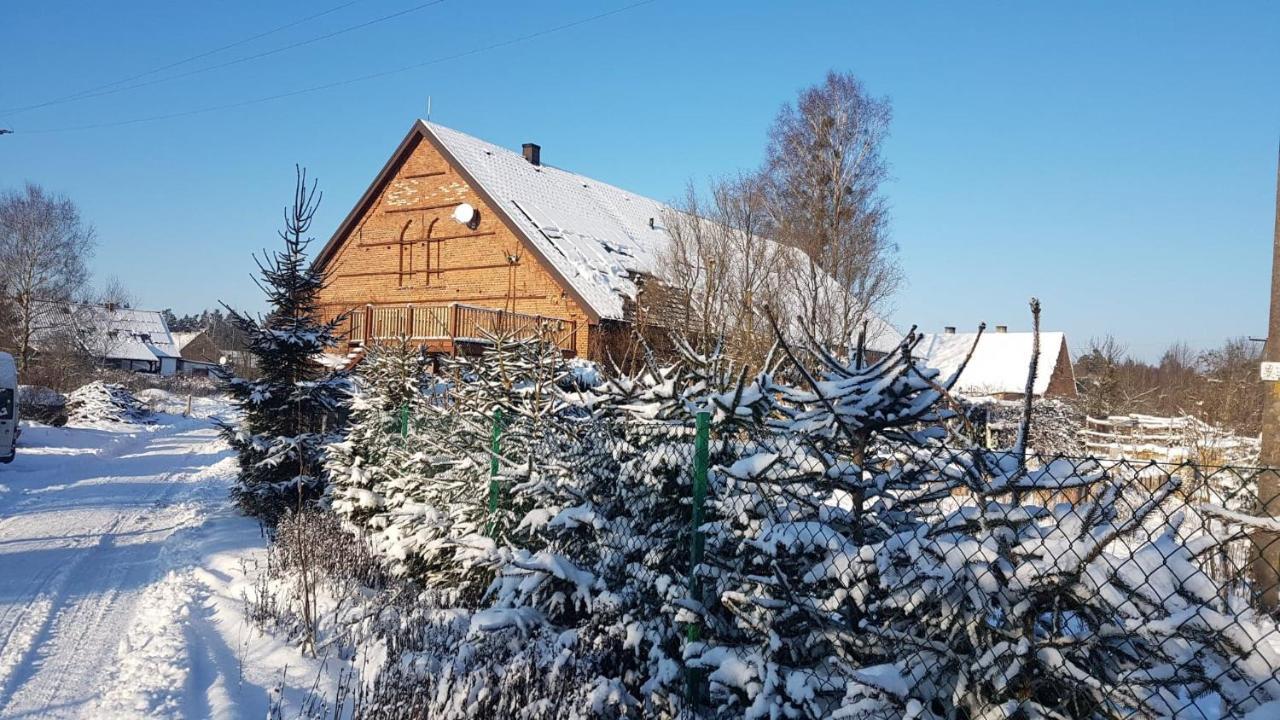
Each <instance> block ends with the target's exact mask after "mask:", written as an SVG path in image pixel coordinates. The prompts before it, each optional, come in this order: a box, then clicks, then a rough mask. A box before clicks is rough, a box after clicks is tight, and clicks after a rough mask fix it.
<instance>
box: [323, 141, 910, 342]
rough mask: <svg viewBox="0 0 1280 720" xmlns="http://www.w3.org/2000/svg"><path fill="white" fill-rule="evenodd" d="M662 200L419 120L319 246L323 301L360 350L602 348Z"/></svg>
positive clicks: (631, 296)
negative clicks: (541, 336)
mask: <svg viewBox="0 0 1280 720" xmlns="http://www.w3.org/2000/svg"><path fill="white" fill-rule="evenodd" d="M668 210H669V208H668V207H667V206H666V205H664V204H663V203H660V202H658V201H656V200H653V199H650V198H646V197H643V196H641V195H637V194H635V193H632V192H628V191H626V190H623V189H621V188H618V187H615V186H613V185H609V184H607V183H602V182H600V181H598V180H594V179H592V178H589V177H585V176H583V175H579V174H576V173H573V172H569V171H567V170H562V169H560V168H557V167H553V166H550V165H546V164H544V163H543V162H542V152H541V148H540V147H539V146H538V145H535V144H532V143H526V144H525V145H524V146H523V148H522V151H521V152H516V151H513V150H509V149H506V148H503V147H500V146H497V145H493V144H491V143H488V142H485V141H483V140H479V139H477V138H474V137H471V136H468V135H465V134H463V133H461V132H458V131H456V130H451V129H449V128H446V127H443V126H440V125H437V124H433V123H428V122H424V121H418V122H415V123H414V125H413V127H412V128H410V130H409V133H408V134H407V135H406V136H405V138H404V140H403V141H401V143H400V145H399V147H397V148H396V150H395V152H393V153H392V155H391V158H390V159H389V160H388V161H387V163H386V165H384V166H383V168H382V170H381V171H380V172H379V173H378V175H377V177H375V178H374V180H373V182H372V183H371V184H370V185H369V187H368V189H367V190H366V191H365V192H364V194H363V195H362V196H361V197H360V199H359V201H358V202H357V203H356V205H355V207H354V208H352V210H351V212H350V213H349V214H348V215H347V217H346V219H345V220H343V222H342V223H341V225H340V226H339V227H338V229H337V231H336V232H334V234H333V237H332V238H331V239H330V240H329V242H328V243H327V244H326V245H325V246H324V248H323V249H322V250H321V251H320V253H319V254H318V255H317V257H316V260H315V262H316V265H317V267H319V268H321V269H323V270H324V271H325V272H326V273H327V274H328V286H327V287H326V288H325V290H324V292H323V293H322V296H321V306H322V307H321V313H322V316H323V319H326V320H330V319H333V318H336V317H340V316H342V315H344V314H345V315H346V320H345V321H344V323H343V325H342V327H341V331H342V333H343V334H344V336H345V340H346V345H347V347H346V348H344V349H346V350H348V351H350V357H351V358H352V359H353V360H354V359H358V355H359V354H360V352H361V349H362V348H363V347H365V346H366V345H367V344H368V343H369V342H372V341H376V340H380V339H391V338H395V337H399V336H402V335H404V336H408V337H410V338H412V339H413V340H415V341H416V342H419V343H421V344H423V345H426V346H427V348H428V349H429V350H432V351H436V352H453V351H456V350H458V349H459V348H460V346H462V345H465V344H471V343H475V342H476V341H477V340H479V339H480V338H481V337H482V336H484V335H485V334H487V333H491V332H493V331H495V330H497V329H502V328H506V329H509V330H512V331H515V332H518V333H520V332H524V333H531V332H533V331H534V330H535V329H536V328H542V329H543V331H544V332H550V333H551V334H552V335H553V337H554V339H555V341H556V342H557V343H558V344H559V345H560V347H561V348H562V349H563V350H564V351H565V353H566V354H569V355H579V356H585V357H592V358H598V357H600V356H601V355H602V348H604V347H606V346H607V344H608V343H609V342H610V338H611V337H618V333H620V332H625V331H626V330H627V327H628V323H629V322H630V321H631V320H632V319H633V317H634V307H635V304H636V303H635V300H636V297H637V293H638V292H639V291H640V289H641V288H642V286H643V285H644V284H645V282H646V280H647V279H649V278H653V277H656V276H657V275H658V274H659V270H660V269H659V267H658V265H659V262H660V258H661V254H662V251H663V249H664V248H666V247H667V246H668V244H669V242H670V238H669V236H668V235H667V232H666V230H665V229H664V223H663V222H662V219H663V216H664V214H665V213H666V212H667V211H668ZM880 326H883V327H884V328H885V329H886V330H885V332H886V333H887V337H885V338H883V339H882V342H883V343H886V344H889V345H890V346H891V345H892V344H893V343H896V341H897V339H898V337H900V336H897V334H896V331H894V330H893V329H892V326H889V325H888V324H887V323H883V322H881V323H880Z"/></svg>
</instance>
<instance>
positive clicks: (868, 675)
mask: <svg viewBox="0 0 1280 720" xmlns="http://www.w3.org/2000/svg"><path fill="white" fill-rule="evenodd" d="M1032 309H1033V315H1034V316H1035V318H1036V320H1037V323H1036V325H1037V327H1038V304H1037V303H1035V302H1034V301H1033V305H1032ZM1031 368H1032V369H1031V371H1030V374H1029V379H1028V392H1030V387H1031V383H1032V382H1033V381H1034V368H1035V358H1033V359H1032V363H1031ZM1030 407H1031V405H1030V403H1029V402H1028V403H1025V404H1024V415H1023V419H1022V423H1021V427H1020V430H1019V432H1018V436H1017V440H1016V442H1015V445H1014V447H1013V448H1012V449H1011V450H1009V451H1004V452H997V451H991V450H988V449H986V448H983V447H981V446H980V445H979V444H978V443H977V442H976V441H975V440H974V439H973V438H969V445H968V447H964V448H961V449H959V450H956V451H945V452H938V453H935V454H934V457H933V460H932V462H929V463H922V464H918V465H917V466H915V467H913V468H911V470H910V472H911V473H919V474H920V475H921V476H922V477H923V478H924V479H925V480H926V481H933V480H936V479H937V478H938V477H946V478H949V479H952V480H958V481H959V483H960V484H961V485H962V487H963V488H964V489H965V490H966V491H967V497H964V498H957V499H956V500H957V501H959V500H963V502H955V503H954V504H955V507H954V508H953V509H951V510H950V511H949V512H946V513H945V514H942V515H941V516H934V517H929V518H925V522H922V523H919V524H916V525H915V526H914V527H912V526H903V527H902V528H900V530H899V531H898V532H896V533H894V534H893V535H890V536H888V537H885V538H884V539H882V540H879V541H877V542H874V543H871V544H868V545H865V546H864V547H862V548H860V549H859V552H860V558H861V559H864V560H866V561H867V562H866V564H867V566H868V567H873V568H874V584H873V586H872V587H870V588H869V589H868V591H867V599H866V601H865V602H864V607H865V615H864V617H863V618H862V619H861V621H860V623H859V627H858V628H857V630H858V636H857V637H856V638H855V643H854V645H855V646H856V647H857V648H858V649H859V651H860V653H859V654H861V655H862V657H863V658H864V660H863V662H862V663H860V664H855V665H854V666H855V667H856V669H854V670H853V671H852V672H851V673H849V677H850V678H851V682H849V683H848V685H847V687H846V697H845V699H844V705H843V707H842V708H841V709H840V710H839V711H837V712H836V713H835V714H834V716H837V717H843V718H913V719H914V718H938V719H939V720H941V719H942V718H956V717H964V718H988V717H1015V718H1027V720H1036V719H1038V718H1090V719H1092V718H1098V719H1099V720H1101V719H1102V718H1117V717H1175V716H1176V717H1221V716H1223V715H1224V714H1228V713H1230V714H1234V715H1235V716H1243V715H1244V714H1245V713H1248V712H1250V711H1252V710H1254V709H1256V708H1258V707H1260V706H1261V705H1263V704H1264V703H1268V702H1276V701H1277V700H1280V680H1278V679H1277V676H1276V674H1275V669H1276V668H1277V667H1280V629H1278V628H1277V627H1276V623H1275V622H1274V621H1273V620H1269V619H1267V618H1265V617H1263V616H1261V615H1260V614H1258V613H1255V612H1254V611H1253V610H1251V609H1249V608H1248V607H1247V606H1246V604H1245V603H1244V602H1243V601H1242V599H1241V598H1240V597H1239V596H1236V595H1233V594H1232V593H1230V592H1229V591H1228V590H1229V588H1227V587H1224V586H1221V585H1219V584H1218V583H1216V582H1214V581H1213V580H1211V579H1210V578H1209V576H1208V575H1206V574H1205V573H1204V571H1203V564H1204V555H1205V554H1206V553H1207V552H1208V551H1211V550H1212V549H1213V548H1214V547H1216V546H1217V545H1219V544H1220V543H1223V542H1226V541H1230V540H1232V539H1234V538H1236V537H1239V535H1227V534H1223V535H1220V536H1217V537H1215V536H1212V535H1207V534H1201V535H1198V536H1195V537H1192V538H1188V537H1187V536H1186V535H1185V534H1183V533H1182V532H1180V531H1181V525H1182V524H1183V518H1184V517H1185V515H1184V514H1183V513H1181V512H1170V511H1169V503H1170V502H1171V500H1172V499H1175V498H1176V496H1175V492H1176V491H1177V490H1178V488H1179V485H1180V480H1179V478H1177V477H1171V476H1164V477H1163V478H1162V482H1161V483H1160V484H1159V485H1158V486H1157V487H1156V488H1155V489H1154V490H1151V491H1148V492H1146V493H1145V497H1144V498H1143V499H1142V500H1141V502H1139V503H1137V504H1136V505H1132V506H1131V505H1128V504H1127V503H1125V502H1123V501H1121V498H1122V496H1124V495H1126V494H1132V488H1126V487H1125V482H1124V481H1123V480H1121V479H1118V478H1116V477H1113V476H1112V475H1110V473H1109V472H1108V471H1107V470H1106V469H1105V468H1103V467H1102V466H1101V465H1099V464H1098V463H1096V462H1093V461H1076V462H1071V461H1065V460H1060V461H1057V462H1053V463H1050V464H1048V465H1037V464H1034V463H1033V462H1032V461H1029V459H1028V458H1029V456H1028V453H1027V442H1028V438H1029V437H1031V428H1030V426H1029V424H1030V422H1031V417H1032V413H1031V410H1030ZM1064 491H1070V492H1071V493H1072V494H1078V495H1081V496H1083V497H1084V499H1083V500H1081V501H1079V502H1075V503H1067V502H1059V503H1056V504H1053V505H1050V506H1045V505H1044V504H1043V503H1044V502H1045V500H1046V499H1051V498H1055V497H1061V496H1062V494H1063V493H1064Z"/></svg>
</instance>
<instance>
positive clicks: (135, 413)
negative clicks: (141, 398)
mask: <svg viewBox="0 0 1280 720" xmlns="http://www.w3.org/2000/svg"><path fill="white" fill-rule="evenodd" d="M67 414H68V421H69V422H70V423H71V424H74V425H95V424H99V423H149V422H151V420H150V419H149V416H150V414H151V413H150V412H149V411H148V410H147V409H146V408H145V407H143V406H142V403H140V402H138V399H137V398H136V397H134V396H133V394H132V393H130V392H129V391H128V390H127V389H125V387H124V386H123V385H116V384H108V383H104V382H101V381H98V382H91V383H89V384H88V385H85V386H84V387H81V388H79V389H77V390H76V391H74V392H72V393H71V396H70V397H69V398H68V400H67Z"/></svg>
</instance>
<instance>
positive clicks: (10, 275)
mask: <svg viewBox="0 0 1280 720" xmlns="http://www.w3.org/2000/svg"><path fill="white" fill-rule="evenodd" d="M93 246H94V230H93V228H92V226H90V225H88V224H86V223H85V222H84V221H83V220H82V218H81V217H80V211H79V209H78V208H77V207H76V206H75V204H74V203H73V202H71V201H70V200H68V199H67V198H65V197H62V196H56V195H50V194H48V193H46V192H45V191H44V189H43V188H41V187H40V186H39V185H36V184H33V183H28V184H27V185H26V187H24V188H23V189H22V190H20V191H14V190H11V191H7V192H5V193H3V194H2V195H0V267H2V268H4V272H3V273H0V296H2V297H3V298H4V299H5V302H6V304H7V305H8V313H9V314H10V315H11V318H12V322H11V324H10V325H9V326H8V328H7V329H8V332H7V333H5V334H6V335H8V336H9V337H6V338H4V339H5V341H7V342H8V343H9V344H10V345H11V346H12V347H13V348H14V350H15V353H16V354H17V356H18V369H19V371H20V372H23V373H25V372H26V371H27V368H28V366H29V364H30V362H31V357H32V355H33V353H34V349H33V347H32V340H33V339H34V338H35V335H36V333H38V332H39V330H40V327H39V323H40V322H41V320H40V317H41V314H42V313H41V307H42V304H45V303H49V302H66V301H69V300H71V299H72V298H73V296H74V295H75V294H76V293H77V292H79V291H80V290H81V289H82V288H83V287H84V285H85V283H86V282H87V280H88V277H89V269H88V266H87V264H86V262H85V261H86V259H87V258H88V257H89V255H90V254H91V253H92V252H93Z"/></svg>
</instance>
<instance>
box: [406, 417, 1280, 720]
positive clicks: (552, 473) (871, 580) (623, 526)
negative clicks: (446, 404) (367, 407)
mask: <svg viewBox="0 0 1280 720" xmlns="http://www.w3.org/2000/svg"><path fill="white" fill-rule="evenodd" d="M396 420H397V421H398V422H396V423H394V424H395V426H396V427H397V431H398V432H399V433H400V434H404V435H408V433H409V429H410V418H409V416H408V415H407V413H406V414H400V415H399V416H398V417H397V418H396ZM491 420H492V427H491V432H489V433H488V434H487V436H484V435H482V434H481V433H476V437H477V440H476V443H480V442H481V440H480V439H479V438H482V437H483V438H484V440H483V441H484V442H485V444H486V447H485V448H483V452H482V453H481V454H487V456H488V458H489V464H488V467H487V470H488V477H489V482H488V484H487V487H486V488H485V489H484V492H483V496H482V497H481V495H480V494H477V496H476V500H477V502H478V503H483V504H484V505H485V507H486V510H487V513H488V515H489V517H490V520H489V522H488V523H487V524H486V526H485V533H486V534H488V535H491V536H493V537H499V536H501V535H503V533H507V534H506V535H505V536H503V540H504V541H508V542H511V541H514V542H516V543H519V542H521V538H523V537H530V536H529V535H528V532H529V531H530V528H531V527H536V526H538V525H539V523H541V525H542V526H546V525H548V524H552V525H554V524H555V523H560V524H561V525H565V524H568V525H569V526H573V524H575V523H577V524H580V525H582V526H584V527H586V526H589V527H591V528H592V529H591V532H590V535H589V537H590V540H589V543H590V547H581V546H574V545H573V544H572V543H563V544H557V545H555V546H554V547H552V548H551V549H553V550H555V551H556V552H561V553H563V554H564V555H565V556H566V557H568V558H569V560H571V561H573V562H580V563H581V564H583V565H584V566H586V565H590V567H591V571H592V572H593V573H595V574H596V575H597V576H599V578H600V579H601V582H602V584H603V586H607V587H610V588H618V587H629V588H632V590H631V591H630V593H631V595H632V597H630V598H625V599H623V600H622V601H625V602H629V603H631V604H630V605H629V606H628V610H627V612H626V613H624V615H627V616H628V617H632V616H639V617H640V620H641V621H642V622H641V624H644V623H648V624H647V625H645V627H653V628H661V627H666V628H668V629H669V630H670V633H669V634H668V635H662V632H661V631H657V630H655V631H653V632H654V634H655V636H656V637H658V639H657V640H654V641H653V645H654V647H659V646H662V645H663V644H664V643H665V645H666V648H665V650H666V651H667V652H668V653H669V656H670V658H671V661H672V662H673V663H674V664H675V665H676V666H678V672H679V673H680V674H681V675H682V679H681V684H682V686H683V698H682V700H683V701H682V702H681V703H680V705H679V714H680V715H682V716H697V717H713V716H714V717H742V716H750V717H840V718H880V717H883V718H956V719H963V720H977V719H978V718H997V717H1012V718H1028V719H1030V718H1042V717H1043V718H1131V717H1132V718H1146V717H1177V718H1205V719H1206V720H1207V719H1210V718H1228V717H1231V718H1246V717H1247V718H1249V719H1250V720H1260V719H1261V718H1271V717H1278V718H1280V626H1278V625H1277V622H1276V618H1277V612H1276V609H1277V607H1278V603H1280V601H1278V599H1277V593H1280V586H1277V583H1276V580H1275V578H1276V572H1275V568H1276V557H1277V551H1280V522H1277V521H1276V520H1274V519H1271V518H1270V517H1269V516H1268V512H1267V510H1268V504H1267V503H1266V502H1260V500H1259V498H1260V496H1263V500H1268V499H1270V498H1269V497H1267V496H1268V494H1272V493H1274V489H1275V488H1277V487H1280V476H1278V475H1277V471H1276V470H1274V469H1265V468H1248V467H1238V466H1208V465H1201V464H1196V463H1191V462H1184V463H1161V462H1151V461H1126V460H1100V459H1094V458H1084V457H1065V456H1052V457H1048V456H1038V455H1034V454H1025V453H1017V452H1009V451H991V450H986V449H982V448H966V449H955V448H951V447H947V446H946V445H943V444H940V443H938V442H934V441H920V440H919V439H918V438H909V437H903V438H896V439H893V438H891V439H883V438H882V439H878V440H877V441H875V442H874V443H868V444H865V445H859V444H858V443H857V442H836V443H833V442H823V441H822V440H821V438H815V437H813V436H811V435H807V434H804V433H796V432H790V431H788V430H783V429H777V431H774V429H772V428H770V427H769V426H768V424H767V423H764V424H761V423H754V424H748V425H736V424H734V423H724V422H720V423H713V422H712V418H711V416H710V415H708V414H699V415H697V416H696V422H689V421H688V420H687V418H686V419H681V420H671V421H662V420H657V419H655V420H653V421H642V420H638V419H635V418H623V419H618V418H614V419H611V420H608V421H601V422H593V423H590V424H588V425H586V426H583V427H578V428H576V429H574V430H573V431H572V432H560V431H554V430H553V431H550V432H545V433H544V434H543V435H541V436H539V438H538V439H537V440H536V441H530V439H529V438H527V437H524V438H521V439H520V440H519V443H517V442H516V437H515V435H512V436H511V437H508V436H507V434H506V433H508V432H513V433H514V432H517V431H515V430H511V429H510V426H509V423H511V422H512V420H511V419H510V418H504V416H503V415H502V414H501V413H500V412H499V413H495V414H494V416H493V417H492V418H491ZM744 427H745V429H744ZM829 439H830V438H828V440H829ZM517 444H520V445H521V446H522V447H523V448H524V449H523V450H522V451H521V452H523V453H524V454H523V455H521V456H520V460H519V462H518V463H517V462H516V461H515V460H514V458H515V457H516V455H515V454H514V453H515V451H516V448H515V446H516V445H517ZM832 448H838V450H835V451H833V449H832ZM849 448H857V452H851V451H849ZM477 449H479V448H477ZM516 465H519V466H520V467H519V468H517V467H516ZM534 466H537V467H538V468H539V469H538V470H537V471H536V472H531V471H530V470H529V469H528V468H530V467H534ZM556 478H559V480H557V479H556ZM556 482H560V483H563V484H565V485H566V487H564V488H562V489H561V491H560V492H561V495H562V497H564V498H567V499H566V500H564V502H562V503H561V506H562V507H559V508H558V509H557V513H556V514H555V516H554V517H551V516H550V515H548V516H547V517H543V518H541V519H540V520H539V519H536V515H537V512H539V508H538V507H536V504H535V505H530V504H528V503H525V504H522V503H524V502H525V500H523V499H522V498H527V497H528V496H529V494H530V493H531V492H541V490H537V488H538V487H540V486H545V485H547V484H550V483H556ZM575 503H580V504H581V507H582V508H590V511H589V512H588V511H586V510H584V511H582V512H581V513H579V514H578V515H575V514H574V504H575ZM1272 507H1274V506H1272ZM504 518H505V519H504ZM504 522H505V523H506V524H505V525H502V523H504ZM499 526H502V527H505V528H506V530H502V529H500V527H499ZM522 533H524V534H523V535H522ZM537 542H538V543H543V542H544V540H538V541H537ZM543 549H546V547H545V546H544V547H543ZM588 555H589V556H590V560H589V561H588V560H584V558H586V557H587V556H588ZM620 602H621V601H620ZM637 632H641V631H637ZM644 632H649V631H648V630H644ZM664 638H665V639H664ZM628 642H630V640H628ZM649 652H650V654H653V653H654V652H656V650H652V649H651V650H650V651H649Z"/></svg>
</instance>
